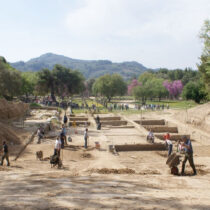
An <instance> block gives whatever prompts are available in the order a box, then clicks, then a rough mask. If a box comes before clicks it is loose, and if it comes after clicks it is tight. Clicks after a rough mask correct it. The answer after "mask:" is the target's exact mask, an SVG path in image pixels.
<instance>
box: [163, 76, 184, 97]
mask: <svg viewBox="0 0 210 210" xmlns="http://www.w3.org/2000/svg"><path fill="white" fill-rule="evenodd" d="M163 86H164V87H165V88H166V89H167V90H168V92H169V95H170V96H171V97H172V98H178V96H179V95H180V94H181V92H182V90H183V84H182V82H181V80H175V81H173V82H169V81H167V80H166V81H164V82H163Z"/></svg>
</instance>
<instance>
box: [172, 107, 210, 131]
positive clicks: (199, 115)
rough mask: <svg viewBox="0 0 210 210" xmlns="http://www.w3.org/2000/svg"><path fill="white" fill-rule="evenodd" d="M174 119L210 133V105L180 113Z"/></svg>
mask: <svg viewBox="0 0 210 210" xmlns="http://www.w3.org/2000/svg"><path fill="white" fill-rule="evenodd" d="M174 117H175V119H177V120H179V121H181V122H187V124H192V125H193V126H195V127H197V128H200V129H202V130H204V131H207V132H209V131H210V103H206V104H203V105H199V106H196V107H194V108H191V109H188V110H182V111H179V112H178V113H176V114H175V115H174Z"/></svg>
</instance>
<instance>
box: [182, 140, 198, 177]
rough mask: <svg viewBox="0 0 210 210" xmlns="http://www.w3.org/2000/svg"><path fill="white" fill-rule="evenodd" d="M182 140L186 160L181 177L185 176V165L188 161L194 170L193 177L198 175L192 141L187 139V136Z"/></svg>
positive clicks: (183, 163)
mask: <svg viewBox="0 0 210 210" xmlns="http://www.w3.org/2000/svg"><path fill="white" fill-rule="evenodd" d="M182 140H183V143H182V147H184V150H185V157H184V160H183V162H182V172H181V175H184V170H185V164H186V162H187V160H188V161H189V163H190V166H191V168H192V169H193V175H196V174H197V172H196V169H195V165H194V161H193V148H192V143H191V141H190V139H188V138H187V136H183V137H182Z"/></svg>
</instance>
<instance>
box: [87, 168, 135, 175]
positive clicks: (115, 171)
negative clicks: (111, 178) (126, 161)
mask: <svg viewBox="0 0 210 210" xmlns="http://www.w3.org/2000/svg"><path fill="white" fill-rule="evenodd" d="M90 172H92V173H99V174H135V173H136V172H135V171H134V170H133V169H130V168H122V169H109V168H102V169H92V170H90Z"/></svg>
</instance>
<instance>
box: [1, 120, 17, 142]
mask: <svg viewBox="0 0 210 210" xmlns="http://www.w3.org/2000/svg"><path fill="white" fill-rule="evenodd" d="M3 141H7V142H9V144H10V145H17V144H20V143H21V141H20V138H19V137H18V136H17V134H16V132H15V131H14V129H13V128H12V127H10V126H9V125H6V124H3V123H1V122H0V146H1V145H2V142H3Z"/></svg>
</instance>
